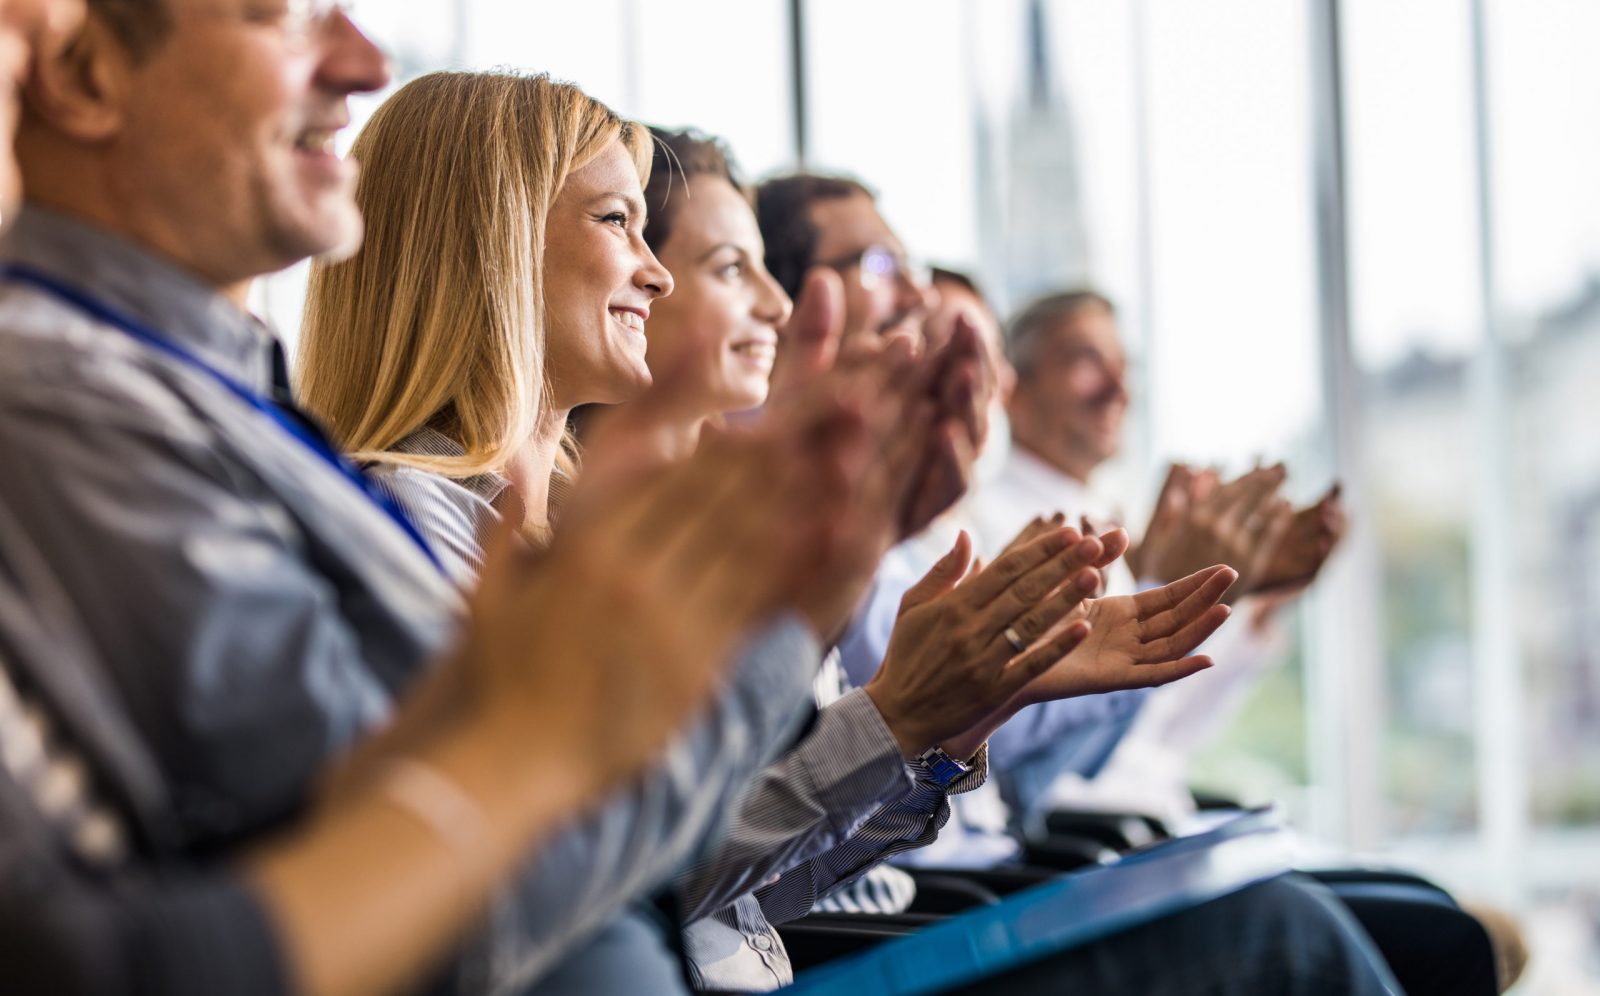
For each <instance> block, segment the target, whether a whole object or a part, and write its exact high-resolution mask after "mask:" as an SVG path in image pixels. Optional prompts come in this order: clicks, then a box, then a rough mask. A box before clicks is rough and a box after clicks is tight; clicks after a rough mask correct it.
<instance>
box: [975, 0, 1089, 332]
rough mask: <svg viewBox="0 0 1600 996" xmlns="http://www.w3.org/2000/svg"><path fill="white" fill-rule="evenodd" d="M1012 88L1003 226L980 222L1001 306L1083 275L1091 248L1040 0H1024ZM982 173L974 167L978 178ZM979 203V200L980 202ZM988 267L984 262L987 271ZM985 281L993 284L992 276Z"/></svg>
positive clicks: (1070, 128)
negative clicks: (999, 267) (1017, 73)
mask: <svg viewBox="0 0 1600 996" xmlns="http://www.w3.org/2000/svg"><path fill="white" fill-rule="evenodd" d="M1024 25H1025V26H1024V36H1023V39H1022V55H1023V58H1022V59H1021V60H1019V61H1020V63H1021V65H1022V68H1023V72H1024V73H1025V77H1024V79H1022V80H1021V81H1020V83H1021V86H1020V87H1019V88H1018V90H1017V96H1016V98H1015V100H1014V103H1013V106H1012V109H1011V114H1010V116H1009V122H1008V127H1007V129H1006V138H1005V142H1006V145H1005V149H1006V154H1005V156H1004V161H1005V165H1004V172H1003V176H1004V178H1005V184H1004V189H1003V191H1002V196H1001V198H1000V200H1001V201H1002V202H1003V203H1004V205H1005V207H1004V211H1003V217H1004V224H1003V226H999V230H998V231H996V230H995V229H996V226H992V225H990V226H986V228H987V229H988V233H987V235H988V237H987V238H986V239H985V242H986V243H987V244H986V246H985V249H986V253H985V255H986V258H989V259H993V258H994V257H995V256H998V257H999V258H1000V259H1002V260H1003V261H1004V267H1003V271H1004V277H1003V281H1002V282H1001V284H1000V285H999V287H998V288H997V289H998V290H1000V292H1001V293H1002V294H1003V298H1002V300H1001V301H1000V302H999V303H1000V304H1001V306H1002V307H1005V308H1007V309H1015V308H1017V307H1020V306H1021V305H1022V304H1024V303H1026V302H1027V301H1028V299H1030V298H1032V297H1035V296H1037V295H1039V294H1043V293H1047V292H1049V291H1054V290H1059V289H1061V288H1063V287H1068V286H1076V285H1080V284H1083V283H1084V282H1086V281H1087V280H1088V278H1089V273H1090V266H1089V249H1088V239H1087V235H1086V228H1085V224H1084V217H1083V204H1082V199H1081V197H1080V194H1079V190H1080V183H1079V156H1078V138H1077V129H1076V127H1075V125H1074V122H1073V119H1072V109H1071V105H1070V102H1069V101H1068V99H1067V97H1066V94H1065V93H1064V92H1063V88H1062V87H1061V86H1060V85H1059V84H1058V83H1057V79H1058V78H1060V77H1061V76H1062V74H1059V73H1056V72H1055V71H1054V70H1055V68H1056V66H1055V59H1054V54H1053V53H1054V46H1053V44H1052V38H1051V32H1050V18H1049V10H1048V6H1047V3H1046V0H1029V3H1028V11H1027V17H1026V19H1025V21H1024ZM984 179H985V178H984V177H983V175H982V174H981V173H980V182H983V180H984ZM983 202H984V201H982V200H980V203H983ZM987 269H989V268H987V267H986V270H987ZM991 286H994V284H993V282H992V280H991Z"/></svg>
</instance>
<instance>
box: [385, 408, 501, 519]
mask: <svg viewBox="0 0 1600 996" xmlns="http://www.w3.org/2000/svg"><path fill="white" fill-rule="evenodd" d="M390 448H391V449H392V450H394V451H395V452H396V453H409V454H413V455H415V456H438V457H458V456H466V453H467V451H466V448H465V447H463V446H462V445H461V444H460V443H458V442H456V441H455V440H454V439H451V438H450V437H449V436H447V435H445V434H444V433H442V432H440V431H439V430H438V429H434V428H430V427H428V426H423V427H422V428H421V429H418V430H417V431H416V432H413V433H412V434H411V435H409V436H406V437H405V438H404V439H402V440H400V441H399V442H398V443H395V444H394V446H392V447H390ZM455 483H456V484H459V485H460V486H461V487H463V488H466V489H467V490H468V491H470V492H472V493H473V494H475V495H477V496H478V497H479V498H482V499H483V500H484V501H486V502H489V503H490V504H493V503H494V500H495V499H496V498H498V497H500V493H501V492H502V491H504V490H505V489H506V488H508V487H510V486H511V481H510V479H509V478H506V477H502V476H501V475H499V474H496V473H494V472H493V471H484V472H483V473H481V474H474V475H473V476H471V477H462V478H458V479H456V480H455Z"/></svg>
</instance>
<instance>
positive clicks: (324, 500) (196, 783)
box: [0, 0, 820, 990]
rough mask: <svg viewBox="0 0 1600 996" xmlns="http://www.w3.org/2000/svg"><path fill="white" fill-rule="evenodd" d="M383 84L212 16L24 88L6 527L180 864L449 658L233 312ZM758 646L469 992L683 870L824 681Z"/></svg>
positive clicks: (522, 893)
mask: <svg viewBox="0 0 1600 996" xmlns="http://www.w3.org/2000/svg"><path fill="white" fill-rule="evenodd" d="M387 81H388V68H387V64H386V62H385V60H384V57H383V56H382V54H381V53H380V52H378V50H377V49H376V48H374V47H373V46H372V45H371V43H370V42H368V41H367V40H366V39H365V38H364V37H363V36H362V35H361V34H360V33H359V31H358V30H357V29H356V27H355V26H354V25H353V24H352V23H351V22H350V21H349V20H348V19H347V18H346V17H345V16H344V14H343V13H342V12H340V10H339V9H338V8H336V7H333V6H332V5H330V4H325V3H310V4H306V5H288V6H285V7H282V8H275V9H274V11H273V12H271V13H268V14H263V13H261V12H260V11H258V10H256V9H254V8H253V7H252V6H251V5H249V4H245V3H235V2H234V0H221V2H216V0H143V2H136V0H92V2H91V3H90V28H89V30H87V31H86V32H85V33H84V35H83V37H82V38H81V39H80V40H79V42H78V43H77V45H76V46H75V47H74V48H73V49H72V51H71V53H70V54H69V55H68V56H66V57H63V58H62V59H61V60H55V61H46V62H44V63H42V64H41V65H39V66H38V67H37V68H36V70H35V80H34V84H35V97H36V100H35V102H34V106H33V107H32V108H31V109H30V112H29V113H28V115H27V117H26V119H25V120H24V123H23V125H22V129H21V134H20V135H19V145H18V147H19V152H20V155H21V158H22V161H23V174H24V178H25V186H26V189H27V191H28V195H29V197H30V203H29V204H28V206H27V207H26V208H25V209H24V211H23V213H22V215H21V216H20V217H19V218H17V219H16V223H15V225H14V227H13V229H12V231H11V232H9V233H8V234H7V236H6V237H5V240H4V242H3V244H0V258H3V265H4V267H5V270H4V279H3V281H0V461H3V462H4V465H5V466H6V467H7V468H8V469H7V471H6V472H5V474H4V475H0V500H3V501H4V502H5V504H6V505H7V506H8V507H9V508H10V509H11V510H12V511H13V512H14V514H15V515H16V517H17V518H18V519H19V520H20V522H21V523H22V525H23V527H24V528H25V529H26V530H27V531H28V532H29V533H30V534H31V535H32V536H34V537H35V539H36V540H37V542H38V543H39V545H40V546H41V548H42V549H44V550H45V551H46V553H47V555H49V556H50V557H51V559H52V563H53V566H54V567H55V569H56V570H57V573H58V574H59V576H60V577H61V579H62V581H63V583H64V586H65V587H66V588H67V589H68V590H70V591H71V592H72V593H73V596H74V599H75V601H76V602H77V603H78V608H79V611H80V614H81V616H82V617H83V618H84V621H85V624H86V628H87V630H88V632H89V633H90V634H91V637H92V640H93V642H94V643H95V644H96V650H97V651H98V656H99V657H100V658H101V659H103V660H105V661H108V662H112V664H111V665H110V667H111V670H112V673H111V674H110V678H111V680H112V683H113V685H114V686H115V687H116V689H117V690H118V691H119V692H120V694H121V695H122V697H123V698H124V699H125V703H126V706H127V708H128V711H129V713H130V715H131V718H132V719H133V721H134V723H135V725H136V727H137V728H138V730H139V732H140V734H141V735H142V736H143V737H145V738H146V739H147V740H148V741H149V743H150V746H151V748H152V752H153V754H154V756H155V758H156V761H157V763H158V765H159V766H160V768H161V771H162V774H163V776H164V778H165V779H166V780H167V782H168V783H169V786H168V787H169V789H170V793H171V796H172V798H173V800H174V804H175V807H176V810H177V814H178V816H179V825H180V826H179V829H180V832H181V834H182V835H183V838H184V840H183V842H184V844H185V845H186V846H188V847H190V848H192V849H195V850H202V851H204V850H210V849H213V848H218V847H221V846H223V845H225V844H226V843H228V842H229V841H232V840H235V839H238V838H240V837H243V836H245V835H249V834H252V833H255V832H257V831H259V830H260V829H262V828H263V827H266V826H269V825H272V824H275V823H277V822H280V821H282V820H283V819H285V818H286V817H288V816H289V815H291V814H292V813H293V812H294V811H295V809H296V808H297V807H298V806H299V805H300V804H301V803H302V802H303V800H304V797H305V794H306V792H307V790H308V787H309V786H310V785H311V784H312V782H313V780H314V778H315V777H316V775H317V774H318V772H319V771H320V770H321V768H322V767H323V766H324V764H325V763H326V761H327V760H328V759H329V757H330V756H331V755H333V754H335V753H336V752H338V751H340V750H341V749H342V748H344V747H346V746H347V745H349V744H350V743H351V742H352V740H353V739H354V738H355V737H356V736H357V734H358V733H360V732H361V731H362V730H364V729H368V728H370V727H371V726H373V725H374V724H376V723H378V722H380V721H382V720H383V719H384V718H385V717H386V715H387V713H388V710H389V705H390V702H391V701H392V699H393V697H394V696H395V694H396V693H397V692H399V691H400V690H402V689H403V688H405V687H407V686H408V685H410V684H411V683H412V682H413V681H414V680H415V679H416V678H417V677H418V676H419V675H420V673H421V672H422V671H423V670H424V669H425V668H426V667H427V666H428V665H429V663H430V662H431V661H433V660H435V659H437V658H438V656H439V654H440V653H441V652H442V651H443V649H444V648H445V644H446V641H448V640H449V639H450V638H451V636H452V635H453V633H454V631H455V629H456V621H457V620H456V616H457V612H458V610H459V605H458V599H457V596H456V595H455V594H454V592H453V590H452V587H451V585H450V584H449V583H448V582H447V580H446V579H445V578H444V576H443V575H442V574H441V573H440V571H439V570H438V568H437V566H436V565H435V564H434V563H433V562H432V560H431V558H430V556H429V554H428V552H427V550H426V549H425V547H424V546H423V545H422V544H420V543H419V542H417V539H416V537H415V536H414V535H413V534H412V531H410V530H409V529H408V528H407V527H406V525H405V524H404V522H403V521H402V520H401V519H399V518H397V517H395V516H393V515H392V514H390V511H389V510H388V509H386V508H385V507H384V506H383V505H382V504H381V503H379V502H376V501H375V499H374V498H373V496H372V495H371V494H369V493H368V491H367V490H365V489H364V488H363V487H362V486H361V485H360V482H359V480H357V479H353V478H352V477H351V476H350V475H349V473H348V472H347V469H346V468H344V467H343V466H341V465H340V464H338V463H337V461H336V460H335V459H334V458H333V457H332V454H331V452H330V451H329V450H328V449H327V446H326V443H325V442H323V441H322V440H321V439H320V437H318V436H317V435H316V433H315V431H314V429H313V428H312V427H310V426H309V425H307V424H306V423H304V422H303V421H301V420H300V419H299V418H298V417H297V416H296V414H295V413H294V411H293V410H292V407H290V406H287V405H285V404H284V402H285V401H286V384H285V383H284V381H283V377H282V372H283V364H282V359H281V353H280V350H279V347H278V346H277V343H276V342H275V340H274V339H273V337H272V336H271V335H270V333H269V332H268V331H267V330H266V329H264V328H263V327H262V326H261V325H260V324H259V323H257V322H256V321H255V320H254V319H253V318H251V317H250V316H249V315H248V314H247V313H246V312H245V311H244V309H243V303H244V297H245V293H246V290H247V288H248V286H249V283H250V281H251V280H252V279H253V278H254V277H256V276H259V275H261V274H264V273H268V272H272V271H275V270H277V269H280V268H282V267H284V266H287V265H289V264H291V263H293V262H295V261H297V260H299V259H301V258H304V257H306V256H308V255H313V254H317V253H324V252H328V251H331V250H335V249H337V248H339V247H342V246H350V245H352V244H354V242H355V240H356V239H357V238H358V237H359V234H360V218H359V216H358V215H357V214H356V212H355V208H354V203H353V200H352V197H351V194H352V191H353V185H354V182H355V174H354V166H353V164H351V163H348V162H346V161H344V160H341V159H339V158H338V157H336V156H334V155H333V154H332V153H331V152H330V151H329V146H330V144H331V141H332V137H333V135H334V133H335V132H336V131H337V130H338V129H339V128H340V127H341V126H342V125H343V124H344V123H345V122H346V121H348V112H347V109H346V107H345V99H346V97H347V96H348V95H349V94H352V93H360V92H368V91H372V90H377V89H379V88H381V87H382V86H384V85H385V84H386V83H387ZM753 646H754V647H756V648H757V652H751V653H747V654H746V655H745V658H744V660H743V661H742V662H741V663H740V664H739V666H738V667H737V668H736V670H735V672H734V675H733V677H732V681H731V685H730V687H729V689H728V690H727V692H726V693H725V694H724V695H723V696H722V697H721V699H720V700H719V702H718V704H717V706H716V708H715V710H714V711H713V713H712V714H711V715H710V716H709V717H708V718H707V719H706V720H704V721H702V722H701V723H699V724H698V725H696V726H695V727H694V728H692V729H691V730H690V731H689V732H688V733H687V734H686V735H685V736H684V737H683V738H682V740H681V741H680V742H679V743H678V744H677V745H676V746H675V747H674V748H672V749H671V750H669V751H667V752H666V753H665V754H664V756H663V758H662V761H661V764H660V765H659V767H658V768H657V770H656V771H655V772H654V774H653V775H652V776H651V777H649V778H647V779H646V780H644V781H643V782H642V783H641V784H639V785H638V786H636V787H635V788H633V789H631V790H630V791H628V792H626V793H622V794H620V795H618V796H617V797H615V798H614V799H613V800H612V801H611V802H610V804H608V805H607V806H605V807H604V808H603V809H601V810H600V811H599V812H597V813H596V814H594V815H593V816H591V817H589V818H587V819H585V820H584V821H582V822H580V823H578V824H576V825H575V826H574V827H573V828H572V829H571V830H569V831H568V832H566V833H565V834H563V835H561V836H559V837H558V838H556V839H554V840H553V841H552V842H551V843H550V844H549V846H547V847H546V848H545V849H544V850H543V851H542V852H541V856H540V858H539V860H538V861H537V862H536V863H535V864H534V865H532V866H531V867H530V868H528V869H527V871H526V873H525V874H524V875H523V876H522V877H521V879H520V881H519V883H518V884H517V886H516V887H515V888H514V890H513V891H512V895H511V896H509V897H508V899H507V902H506V903H505V904H503V905H502V907H501V911H500V913H501V915H499V916H497V917H496V919H495V922H494V931H493V933H494V935H495V940H496V943H492V944H489V945H486V947H485V957H483V958H478V959H474V960H473V962H472V964H471V966H470V967H469V969H468V971H467V975H466V977H465V981H466V983H467V984H468V985H469V986H470V987H471V988H473V989H478V990H493V989H497V988H503V987H505V986H507V985H514V984H520V983H522V982H525V981H526V980H528V979H531V978H533V977H536V976H537V975H538V974H539V973H540V972H542V971H544V970H546V969H547V968H548V967H549V966H550V965H552V964H553V963H554V962H555V961H556V960H557V959H558V958H559V957H560V956H561V955H562V954H563V953H564V952H566V951H568V950H569V949H570V948H571V947H572V946H573V945H574V944H577V943H579V942H581V941H582V940H583V939H584V938H585V937H588V936H591V935H592V934H593V933H594V931H596V930H597V929H598V928H600V927H601V926H603V925H604V924H605V923H606V922H608V921H610V920H611V919H612V918H613V917H615V916H616V915H617V913H618V911H619V910H621V909H622V908H623V906H624V905H625V904H626V903H628V902H630V901H632V900H634V899H636V898H637V897H639V896H641V895H643V894H645V893H647V892H648V891H650V890H651V889H653V888H656V887H658V886H659V885H660V884H662V883H664V882H665V881H666V880H667V879H668V878H669V877H670V876H671V874H672V873H673V872H674V871H676V870H677V869H678V868H679V867H680V866H681V865H682V864H683V863H684V862H685V861H686V860H688V859H689V858H690V857H692V856H693V854H694V853H695V852H696V850H697V849H698V847H699V846H700V844H701V841H702V840H703V839H704V838H705V837H706V836H707V834H708V833H709V832H710V830H711V829H712V828H713V827H714V826H715V825H716V824H717V823H718V821H719V820H720V818H721V816H722V814H723V812H724V811H725V810H726V808H727V806H728V804H729V802H730V800H731V797H732V795H733V790H734V787H736V786H738V785H740V784H742V783H743V782H744V781H745V780H746V779H748V777H749V776H750V775H751V774H752V773H753V772H754V771H755V770H757V769H758V768H759V767H760V766H761V765H762V764H764V763H765V762H766V760H768V758H769V757H770V756H771V755H772V754H773V752H774V751H775V750H776V748H778V747H779V746H781V745H782V744H783V743H784V742H785V741H786V740H787V739H788V738H789V737H790V736H791V734H792V730H793V724H794V722H795V719H796V716H797V709H798V708H799V707H801V706H803V705H804V703H805V702H807V701H808V698H809V695H808V691H809V682H810V680H811V677H812V673H813V672H814V670H815V666H816V663H817V661H818V660H819V659H820V653H819V649H818V648H817V646H816V642H815V638H814V636H813V635H812V634H811V632H810V631H809V629H808V628H807V627H806V626H804V625H803V624H801V623H799V622H797V621H793V620H780V621H779V622H777V623H776V624H774V626H773V627H772V628H770V629H769V630H768V631H766V632H765V633H764V634H762V635H761V636H760V637H758V639H757V640H756V641H755V642H754V644H753ZM537 738H538V731H536V730H531V731H530V732H529V750H537V749H538V740H537ZM662 962H663V959H662V958H660V957H658V958H657V959H656V963H655V969H654V970H655V971H658V972H659V971H662V970H663V969H662V968H661V964H662ZM666 965H667V966H668V969H667V970H669V971H671V972H675V968H674V967H672V965H671V962H670V959H667V960H666ZM646 967H648V966H646ZM641 970H643V969H641Z"/></svg>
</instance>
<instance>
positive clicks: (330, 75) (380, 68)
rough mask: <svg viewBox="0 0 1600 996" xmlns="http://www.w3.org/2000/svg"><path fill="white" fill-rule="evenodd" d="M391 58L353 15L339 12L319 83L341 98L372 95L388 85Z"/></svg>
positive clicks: (327, 36)
mask: <svg viewBox="0 0 1600 996" xmlns="http://www.w3.org/2000/svg"><path fill="white" fill-rule="evenodd" d="M391 76H392V73H391V72H390V67H389V57H388V56H386V55H384V54H383V49H381V48H379V47H378V46H377V45H375V44H374V43H373V41H372V39H370V38H368V37H367V36H366V35H364V34H362V33H361V29H360V28H358V27H357V26H356V24H355V22H354V21H352V20H350V15H349V14H347V13H346V12H345V11H343V10H339V11H336V12H335V13H334V14H333V16H332V18H331V19H330V21H329V23H328V25H327V29H326V34H325V35H324V39H323V47H322V61H321V62H320V63H318V65H317V82H318V83H320V84H321V85H322V86H324V87H325V88H327V89H329V90H332V91H335V92H336V93H340V94H351V93H372V92H374V91H377V90H382V89H383V88H384V87H386V86H388V85H389V80H390V78H391Z"/></svg>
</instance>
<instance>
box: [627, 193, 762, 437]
mask: <svg viewBox="0 0 1600 996" xmlns="http://www.w3.org/2000/svg"><path fill="white" fill-rule="evenodd" d="M671 218H672V229H671V234H670V235H669V236H668V237H667V240H666V242H665V243H664V244H662V246H661V262H662V264H663V265H664V266H666V268H667V269H668V270H670V271H671V272H672V275H673V278H674V279H675V280H676V281H677V289H676V290H674V291H673V293H672V297H670V298H668V299H666V300H664V301H662V302H660V303H659V304H657V305H656V308H655V311H654V312H653V313H652V314H651V316H650V325H649V340H650V341H649V355H648V359H649V362H650V367H651V369H653V370H656V371H658V372H659V371H666V370H670V371H672V372H673V374H674V376H675V377H678V378H681V380H679V381H675V383H674V388H675V389H676V390H678V391H680V392H681V394H682V397H683V400H684V404H685V406H686V407H692V408H693V410H694V412H695V413H696V414H705V415H712V414H719V413H722V412H732V411H742V410H744V409H746V408H754V407H756V406H757V405H759V404H761V403H762V402H763V401H765V400H766V398H767V379H768V378H769V377H770V376H771V375H772V363H773V360H774V359H775V358H776V357H777V353H778V326H780V325H782V324H783V323H784V322H785V321H787V320H788V317H789V296H788V295H787V294H785V293H784V292H783V288H781V287H779V286H778V282H777V281H776V280H774V279H773V278H772V275H771V274H769V273H768V272H767V268H766V265H765V264H764V263H763V262H762V257H763V254H764V249H763V246H762V243H761V231H760V229H759V228H757V226H756V216H755V212H754V211H752V210H751V209H750V203H749V202H748V201H747V200H745V198H744V195H742V194H740V193H739V191H738V190H737V189H735V188H734V186H733V184H731V183H729V182H728V181H727V180H726V179H724V178H723V177H720V176H715V175H710V174H702V175H699V176H695V177H693V178H692V179H690V180H689V182H688V184H687V185H686V187H685V188H684V189H683V190H682V191H681V192H679V193H677V194H675V196H674V203H673V205H672V216H671Z"/></svg>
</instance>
